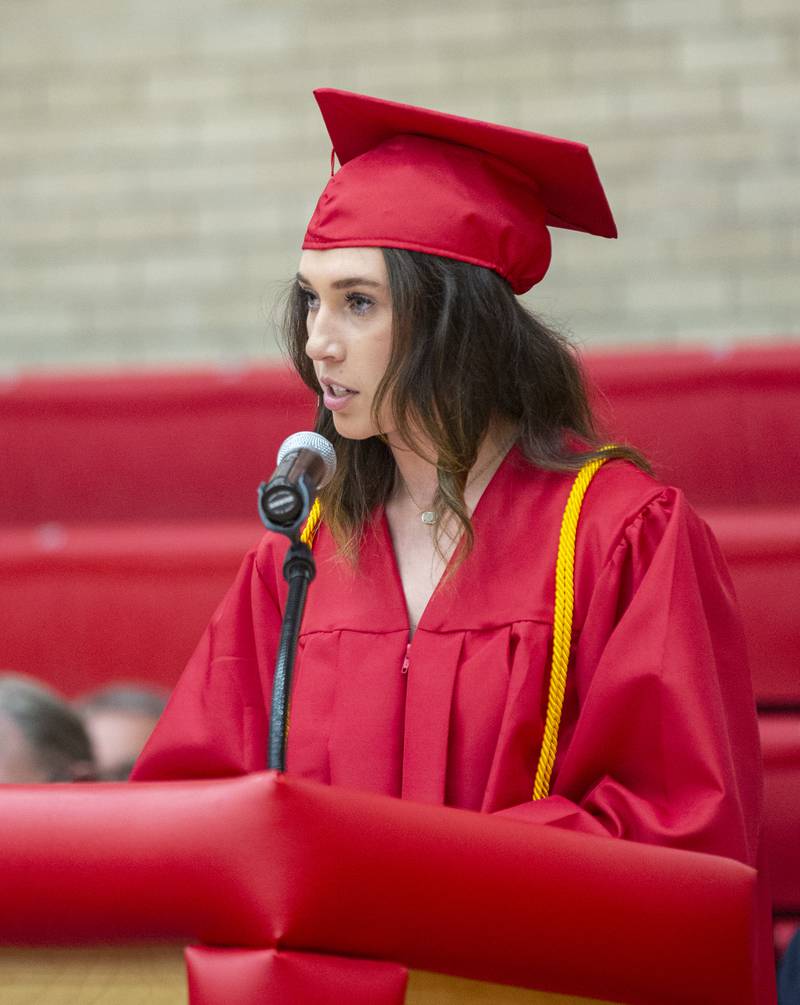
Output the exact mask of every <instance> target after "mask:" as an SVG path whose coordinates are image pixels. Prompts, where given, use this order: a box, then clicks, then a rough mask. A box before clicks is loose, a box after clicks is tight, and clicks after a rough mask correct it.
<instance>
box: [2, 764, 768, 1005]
mask: <svg viewBox="0 0 800 1005" xmlns="http://www.w3.org/2000/svg"><path fill="white" fill-rule="evenodd" d="M0 805H2V813H0V891H2V893H1V898H2V909H1V911H0V945H2V946H4V947H14V948H5V949H3V950H0V999H2V1001H3V1002H9V1003H12V1002H16V1001H19V1002H22V1001H46V1000H52V1001H81V1000H85V1001H92V1002H95V1001H97V1002H100V1001H109V1002H112V1001H113V1002H117V1003H122V1002H127V1001H134V1000H136V1001H139V1000H148V1001H167V1000H170V1001H175V1000H177V1001H180V1000H184V1001H185V1000H186V992H185V990H184V989H183V988H182V987H176V988H173V992H172V997H171V998H168V997H164V994H166V993H167V992H168V988H167V986H166V985H167V983H168V981H167V979H166V978H162V977H161V976H159V974H160V973H161V971H160V970H159V967H161V966H162V963H163V960H164V959H165V953H166V956H169V953H170V952H171V953H172V954H173V956H174V954H175V953H176V952H177V949H176V948H175V947H178V946H185V945H187V944H188V943H193V945H191V946H190V947H189V948H188V949H186V954H185V956H186V966H187V970H188V997H189V1001H190V1002H191V1003H192V1005H211V1003H224V1005H245V1003H247V1005H249V1003H255V1002H259V1003H269V1005H271V1003H278V1002H280V1003H281V1005H328V1003H330V1005H334V1003H336V1005H362V1003H363V1005H390V1003H391V1005H399V1003H401V1002H414V1003H417V1005H421V1003H423V1002H431V1003H432V1002H436V1003H447V1002H453V1003H455V1002H459V1003H466V1002H484V1003H488V1002H508V1003H512V1002H513V1003H520V1005H521V1003H534V1002H539V1003H544V1002H548V1003H553V1005H555V1003H556V1002H559V1003H562V1005H563V1003H567V1002H577V1001H581V1002H585V1001H603V1002H616V1003H631V1005H661V1003H663V1005H675V1003H682V1005H690V1003H698V1005H714V1003H720V1005H721V1003H723V1002H724V1003H725V1005H746V1003H753V1002H755V1001H757V999H758V996H757V989H756V988H755V986H754V977H753V973H754V964H753V960H754V945H755V938H754V917H755V908H754V904H755V886H756V876H755V872H754V871H753V870H752V869H749V868H747V867H746V866H744V865H741V864H740V863H737V862H733V861H730V860H728V859H722V858H716V857H714V856H709V855H701V854H697V853H692V852H683V851H675V850H671V849H665V848H657V847H650V846H644V845H639V844H634V843H632V842H626V841H620V840H613V839H603V838H595V837H588V836H584V835H579V834H571V833H567V832H563V831H559V830H557V829H555V828H553V829H549V828H546V827H533V826H529V825H526V824H523V823H519V822H516V821H513V820H505V819H503V818H498V817H491V816H484V815H481V814H477V813H470V812H466V811H463V810H451V809H442V808H441V807H431V806H425V805H418V804H414V803H407V802H403V801H400V800H395V799H390V798H386V797H378V796H370V795H365V794H361V793H358V792H350V791H346V790H342V789H335V788H330V787H327V786H323V785H319V784H316V783H313V782H308V781H304V780H302V779H297V778H293V777H291V776H287V775H276V774H274V773H271V772H266V773H263V774H258V775H250V776H247V777H243V778H236V779H230V780H220V781H207V782H164V783H147V784H145V783H141V784H135V785H128V784H114V785H111V784H106V785H59V786H47V787H44V786H27V787H21V786H20V787H16V786H8V787H4V788H3V790H2V793H0ZM31 947H40V948H39V949H38V950H37V952H39V953H43V954H44V956H42V957H40V958H42V959H46V960H48V961H49V963H48V964H47V965H48V966H50V967H51V968H52V967H53V966H54V964H53V960H54V959H56V960H57V961H61V962H60V963H58V965H57V966H56V969H55V973H56V976H55V977H54V979H53V986H54V995H53V997H52V998H50V999H48V998H46V997H33V996H32V995H31V994H28V997H27V998H26V997H24V992H25V988H24V987H23V985H24V984H25V980H26V978H25V977H24V976H20V974H21V973H23V974H24V972H26V971H25V967H26V966H27V967H30V966H31V961H32V960H35V959H36V958H37V957H36V955H35V953H34V951H33V949H32V948H31ZM44 947H48V948H47V949H45V948H44ZM58 947H61V948H58ZM64 947H70V948H69V951H67V950H66V949H65V948H64ZM103 947H105V948H103ZM109 947H111V948H109ZM159 947H161V948H159ZM79 948H82V951H84V952H88V953H89V954H90V955H89V958H90V960H93V961H94V963H93V964H92V965H93V966H94V967H95V971H97V968H98V967H100V969H101V970H102V966H101V964H100V963H99V962H98V961H101V962H102V959H103V958H105V959H108V958H109V954H110V955H111V956H113V955H114V954H115V953H116V954H118V959H117V963H116V964H114V966H111V968H110V970H109V971H108V972H109V973H111V975H112V979H118V980H119V981H120V982H121V984H120V987H118V988H117V990H116V991H115V992H109V994H108V996H107V997H105V998H103V997H102V996H100V995H96V994H94V993H92V995H91V996H90V995H89V993H88V992H87V995H86V997H85V998H83V999H81V998H80V997H72V998H69V997H65V996H64V988H63V980H62V981H61V982H59V978H58V972H59V971H58V966H66V962H65V961H68V960H69V959H70V958H71V957H72V956H74V957H75V958H77V956H79V955H80V954H77V953H76V952H75V951H76V950H77V949H79ZM48 953H49V956H48V955H47V954H48ZM92 954H93V955H92ZM103 954H106V955H105V957H104V955H103ZM148 954H152V955H150V956H149V959H150V960H151V962H150V963H149V964H148V963H147V960H148ZM132 959H139V960H140V961H141V960H144V961H145V962H144V965H143V970H142V971H141V972H144V973H149V975H150V979H151V980H152V981H153V983H154V984H159V985H160V986H161V991H162V992H164V994H162V995H161V996H159V995H149V994H148V996H147V997H146V998H134V997H130V994H129V993H128V992H130V991H131V987H132V984H131V981H132V980H135V978H132V977H131V976H130V973H129V972H127V971H126V966H127V963H126V962H125V961H128V962H130V960H132ZM120 961H121V962H120ZM165 972H166V971H165ZM126 973H127V974H128V975H127V976H125V974H126ZM62 976H63V975H62ZM87 980H88V978H87ZM126 982H127V984H126ZM181 983H182V982H181ZM122 985H125V986H124V987H123V986H122ZM85 986H86V987H87V988H88V987H89V985H88V983H87V984H86V985H85ZM20 988H22V991H21V992H20V994H19V995H18V997H17V998H15V997H14V994H13V992H14V991H15V989H16V990H17V991H20ZM59 989H60V993H61V997H58V994H57V993H56V992H58V991H59ZM134 990H135V988H134ZM139 990H140V991H141V986H140V987H139ZM29 991H30V988H28V992H29ZM565 996H566V997H565Z"/></svg>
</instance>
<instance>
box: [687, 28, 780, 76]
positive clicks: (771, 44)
mask: <svg viewBox="0 0 800 1005" xmlns="http://www.w3.org/2000/svg"><path fill="white" fill-rule="evenodd" d="M679 52H680V62H681V67H682V68H683V70H684V71H685V72H687V73H692V74H697V73H700V74H707V73H717V72H718V71H720V70H727V71H731V70H733V71H735V72H736V73H737V74H741V72H742V71H743V70H747V69H756V70H759V69H763V68H767V67H775V66H780V65H781V64H785V63H786V62H787V61H788V57H789V47H788V45H787V40H786V38H785V37H783V35H782V34H781V33H780V32H779V31H777V30H775V31H768V32H764V31H759V32H752V31H746V30H739V31H737V32H730V31H729V32H726V33H723V34H714V35H709V34H708V33H707V32H705V33H702V34H701V33H696V32H695V33H693V34H692V35H691V36H690V37H688V38H685V39H684V40H683V41H682V42H681V44H680V48H679Z"/></svg>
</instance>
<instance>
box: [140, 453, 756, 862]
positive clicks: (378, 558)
mask: <svg viewBox="0 0 800 1005" xmlns="http://www.w3.org/2000/svg"><path fill="white" fill-rule="evenodd" d="M571 481H572V478H571V476H568V475H563V474H558V473H552V472H542V471H540V470H538V469H536V468H534V467H532V466H531V465H529V464H527V463H526V462H525V461H524V460H523V458H522V457H521V455H520V453H519V452H518V451H517V450H516V449H514V450H512V451H511V452H510V454H509V455H508V457H507V458H506V459H505V460H504V462H503V463H502V465H501V466H500V468H499V469H498V471H497V473H496V474H495V476H494V478H493V480H492V482H491V483H490V485H489V486H488V488H487V489H486V491H485V492H484V494H483V497H482V498H481V500H480V502H479V504H478V506H477V508H476V510H475V513H474V528H475V546H474V549H473V551H472V552H471V554H470V555H469V556H468V557H467V558H466V560H465V561H464V562H463V564H462V565H461V566H460V567H459V568H458V569H457V571H456V572H455V574H454V575H453V576H452V578H451V579H450V580H448V581H446V582H442V583H440V584H439V586H438V588H437V589H436V591H435V592H434V594H433V596H432V598H431V600H430V602H429V604H428V606H427V608H426V610H425V611H424V614H423V616H422V618H421V620H420V623H419V627H418V629H417V631H416V633H415V635H414V638H413V642H412V644H411V646H410V649H409V650H408V656H409V659H408V661H407V666H404V663H405V656H406V647H407V642H408V634H409V625H408V616H407V612H406V607H405V603H404V598H403V593H402V588H401V583H400V578H399V574H398V570H397V565H396V563H395V559H394V552H393V548H392V543H391V539H390V536H389V532H388V527H387V524H386V521H385V519H384V518H383V516H382V515H381V516H379V517H378V518H376V520H375V522H374V525H373V526H372V527H371V528H370V530H369V532H368V534H367V537H366V542H365V544H364V547H363V551H362V554H361V558H360V562H359V565H358V568H357V570H355V571H353V570H352V569H350V568H349V567H348V566H347V565H345V564H344V563H343V562H342V560H340V559H339V558H337V556H336V554H335V549H334V546H333V543H332V540H331V538H330V535H329V533H328V531H327V529H326V528H325V525H324V523H323V525H322V528H321V530H320V532H319V535H318V537H317V540H316V542H315V545H314V553H315V556H316V559H317V578H316V580H315V581H314V583H313V584H312V585H311V588H310V591H309V598H308V603H307V607H306V613H305V617H304V621H303V626H302V637H301V640H300V645H299V649H298V659H297V665H296V671H295V681H294V690H293V702H292V713H291V728H290V733H289V744H288V753H287V770H288V771H290V772H292V773H295V774H299V775H303V776H306V777H308V778H314V779H317V780H319V781H323V782H329V783H331V784H336V785H343V786H349V787H352V788H357V789H362V790H366V791H370V792H379V793H385V794H389V795H394V796H400V797H402V798H405V799H415V800H420V801H424V802H430V803H437V804H446V805H449V806H459V807H466V808H469V809H473V810H479V811H482V812H490V813H498V812H502V813H507V814H513V815H514V816H516V817H519V818H520V819H525V820H529V821H531V822H537V823H548V824H558V825H559V826H563V827H569V828H570V829H573V830H581V831H586V832H590V833H595V834H608V835H615V836H621V837H625V838H630V839H633V840H637V841H644V842H650V843H655V844H661V845H672V846H676V847H681V848H689V849H693V850H698V851H705V852H712V853H716V854H720V855H727V856H730V857H732V858H736V859H739V860H742V861H744V862H748V863H750V864H754V863H755V855H756V839H757V831H758V825H759V819H760V799H761V782H760V757H759V747H758V737H757V729H756V718H755V711H754V704H753V697H752V692H751V686H750V680H749V674H748V670H747V664H746V657H745V649H744V641H743V636H742V630H741V626H740V622H739V618H738V615H737V612H736V608H735V602H734V597H733V590H732V587H731V583H730V580H729V578H728V574H727V572H726V570H725V567H724V563H723V562H722V559H721V557H720V554H719V551H718V548H717V545H716V543H715V541H714V539H713V538H712V536H711V534H710V532H709V531H708V529H707V528H706V526H705V525H704V524H703V522H702V521H701V520H700V519H699V518H698V517H697V516H696V515H695V514H694V513H693V511H692V510H691V509H690V508H689V506H688V505H687V503H686V501H685V499H684V498H683V496H682V494H681V493H680V492H679V491H678V490H676V489H673V488H665V487H664V486H662V485H659V484H658V483H656V482H654V481H653V480H652V479H651V478H649V477H648V476H647V475H645V474H643V473H641V472H640V471H638V470H636V469H635V468H634V467H633V466H632V465H630V464H627V463H623V462H612V463H609V464H607V465H605V466H604V467H603V468H602V469H601V470H600V472H599V473H598V474H597V476H596V478H595V479H594V481H593V482H592V484H591V486H590V488H589V490H588V493H587V495H586V499H585V502H584V507H583V512H582V515H581V520H580V524H579V528H578V538H577V549H576V567H575V580H576V589H575V621H574V641H573V652H572V659H571V662H570V668H569V676H568V683H567V692H566V698H565V704H564V714H563V719H562V725H561V731H560V742H559V749H558V756H557V759H556V763H555V769H554V772H553V782H552V795H551V796H550V797H549V798H547V799H545V800H542V801H539V802H533V801H532V800H531V792H532V785H533V777H534V773H535V769H536V763H537V758H538V755H539V747H540V743H541V738H542V729H543V723H544V711H545V706H546V699H547V687H548V680H549V661H550V645H551V637H552V618H553V592H554V574H555V572H554V571H555V560H556V551H557V544H558V535H559V527H560V521H561V516H562V513H563V510H564V505H565V503H566V499H567V494H568V492H569V488H570V485H571ZM285 550H286V542H285V540H284V539H282V538H280V537H278V536H276V535H272V534H267V535H266V536H265V537H264V539H263V541H262V542H261V545H260V546H259V548H258V549H257V551H256V552H255V553H252V554H250V555H248V556H247V558H246V559H245V561H244V563H243V565H242V568H241V570H240V572H239V575H238V577H237V579H236V581H235V583H234V585H233V586H232V587H231V589H230V591H229V593H228V595H227V596H226V597H225V599H224V600H223V602H222V604H221V605H220V607H219V609H218V610H217V612H216V614H215V615H214V618H213V620H212V622H211V624H210V626H209V628H208V630H207V631H206V633H205V635H204V637H203V639H202V641H201V642H200V644H199V646H198V648H197V650H196V652H195V654H194V656H193V657H192V659H191V661H190V663H189V665H188V667H187V669H186V671H185V673H184V675H183V677H182V678H181V681H180V683H179V684H178V686H177V687H176V689H175V692H174V694H173V697H172V700H171V701H170V703H169V706H168V708H167V710H166V712H165V714H164V716H163V718H162V720H161V722H160V723H159V725H158V727H157V728H156V730H155V732H154V734H153V736H152V737H151V739H150V741H149V743H148V744H147V747H146V749H145V750H144V752H143V754H142V757H141V759H140V760H139V763H138V765H137V767H136V769H135V773H134V778H136V779H138V780H144V779H163V778H191V777H210V776H221V775H235V774H239V773H242V772H248V771H256V770H261V769H263V768H264V767H265V764H266V749H267V709H268V706H269V701H270V694H271V678H272V672H273V661H274V654H275V650H276V646H277V639H278V633H279V627H280V617H281V608H282V605H283V604H284V602H285V596H286V590H285V584H284V582H283V579H282V575H281V566H282V561H283V556H284V553H285Z"/></svg>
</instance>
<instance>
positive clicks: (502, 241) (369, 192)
mask: <svg viewBox="0 0 800 1005" xmlns="http://www.w3.org/2000/svg"><path fill="white" fill-rule="evenodd" d="M314 95H315V97H316V99H317V102H318V104H319V106H320V110H321V112H322V116H323V118H324V120H325V125H326V126H327V129H328V133H329V135H330V137H331V141H332V143H333V148H334V151H335V153H336V156H337V158H338V160H339V163H340V164H341V168H340V169H339V171H337V172H336V174H334V175H333V177H332V178H331V179H330V181H329V182H328V185H327V186H326V188H325V191H324V192H323V193H322V195H321V197H320V199H319V202H318V203H317V208H316V210H315V211H314V215H313V216H312V218H311V222H310V223H309V226H308V231H307V233H306V236H305V239H304V241H303V247H304V248H315V249H324V248H335V247H349V246H375V247H399V248H410V249H411V250H416V251H424V252H427V253H429V254H438V255H443V256H444V257H449V258H456V259H460V260H462V261H467V262H472V263H473V264H476V265H482V266H484V267H486V268H490V269H493V270H494V271H496V272H499V273H500V275H502V276H504V277H505V278H506V279H507V280H508V281H509V282H510V283H511V285H512V287H513V288H514V290H515V292H517V293H523V292H525V290H527V289H530V287H531V286H533V285H534V284H535V283H537V282H539V280H540V279H541V278H542V277H543V276H544V274H545V272H546V271H547V267H548V265H549V262H550V235H549V233H548V230H547V227H548V226H550V227H553V226H555V227H565V228H568V229H570V230H581V231H585V232H586V233H590V234H596V235H598V236H601V237H616V236H617V230H616V227H615V225H614V219H613V217H612V215H611V210H610V209H609V207H608V203H607V201H606V197H605V193H604V192H603V187H602V185H601V183H600V179H599V178H598V176H597V171H596V170H595V166H594V163H593V161H592V158H591V156H590V154H589V150H588V148H587V147H586V146H585V145H584V144H582V143H575V142H573V141H570V140H564V139H559V138H557V137H554V136H543V135H541V134H539V133H530V132H526V131H524V130H522V129H514V128H511V127H508V126H500V125H495V124H493V123H488V122H480V121H478V120H476V119H465V118H462V117H460V116H457V115H448V114H446V113H443V112H437V111H433V110H430V109H425V108H417V107H415V106H413V105H405V104H400V103H398V102H393V101H385V100H383V99H381V98H373V97H368V96H366V95H361V94H353V93H350V92H348V91H339V90H335V89H332V88H320V89H318V90H316V91H315V92H314Z"/></svg>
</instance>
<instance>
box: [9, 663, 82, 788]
mask: <svg viewBox="0 0 800 1005" xmlns="http://www.w3.org/2000/svg"><path fill="white" fill-rule="evenodd" d="M95 777H96V773H95V763H94V754H93V751H92V744H91V741H90V739H89V735H88V733H87V731H86V729H85V727H84V725H83V722H82V721H81V718H80V716H79V715H77V713H76V712H74V711H73V709H72V708H70V706H69V705H68V704H67V702H66V701H64V699H63V698H61V697H60V696H59V695H58V694H57V693H56V692H55V691H53V690H51V689H50V688H48V687H46V686H45V685H43V684H40V683H39V682H37V681H35V680H33V679H32V678H30V677H25V676H23V675H21V674H15V673H2V674H0V783H3V784H19V785H27V784H34V783H37V782H78V781H93V780H94V779H95Z"/></svg>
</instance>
